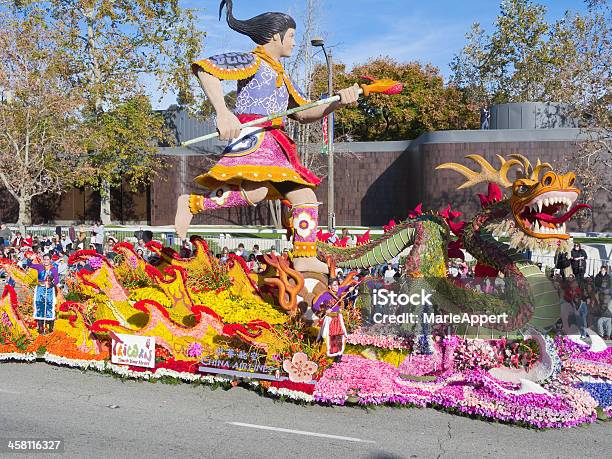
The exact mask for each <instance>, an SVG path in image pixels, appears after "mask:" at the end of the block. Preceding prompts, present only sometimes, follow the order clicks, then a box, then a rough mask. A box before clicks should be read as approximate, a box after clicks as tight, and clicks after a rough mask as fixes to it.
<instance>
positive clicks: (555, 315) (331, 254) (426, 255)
mask: <svg viewBox="0 0 612 459" xmlns="http://www.w3.org/2000/svg"><path fill="white" fill-rule="evenodd" d="M468 158H469V159H472V160H473V161H475V162H477V163H478V164H480V165H481V167H482V171H481V172H480V173H477V172H473V171H471V170H470V169H468V168H467V167H465V166H463V165H460V164H454V163H449V164H443V165H441V166H439V167H438V168H439V169H452V170H455V171H458V172H460V173H462V174H463V175H464V176H465V177H466V178H468V181H467V182H466V183H464V184H463V185H461V187H460V188H462V187H463V188H465V187H467V186H472V185H475V184H477V183H482V182H488V183H489V195H488V196H483V195H481V196H480V197H481V203H482V204H483V209H482V210H481V211H480V212H478V213H477V214H476V215H475V216H474V217H473V218H472V219H471V220H470V221H468V222H459V221H456V219H457V217H459V216H460V215H461V213H460V212H453V211H452V210H451V209H450V207H449V208H447V209H446V210H445V211H443V212H439V213H429V214H423V213H421V211H420V207H419V208H418V209H415V210H418V212H416V213H415V212H413V213H412V214H413V215H412V216H411V217H409V218H408V219H407V220H406V221H404V222H402V223H400V224H397V225H395V226H394V227H393V228H391V229H390V230H389V231H388V232H387V233H385V234H384V235H383V237H381V238H380V239H377V240H374V241H371V242H369V243H367V244H364V245H360V246H357V247H351V248H339V247H333V246H330V245H328V244H325V243H319V245H318V249H319V256H320V258H321V259H331V260H332V261H333V262H334V263H335V265H336V266H338V267H342V268H349V269H363V268H369V267H371V266H375V265H380V264H383V263H386V262H388V261H390V260H391V259H392V258H394V257H396V256H397V255H399V254H400V253H402V252H403V251H404V250H406V249H408V248H410V252H409V254H408V257H407V259H406V262H405V270H404V276H405V279H404V280H406V279H410V278H413V279H416V278H425V279H426V280H427V282H428V284H429V286H430V287H431V288H432V290H434V291H435V296H434V298H435V299H436V304H437V305H438V307H439V308H440V309H441V310H443V311H445V312H449V313H471V314H502V313H507V314H508V316H507V317H508V320H507V321H505V322H501V323H498V324H492V325H491V328H475V327H469V326H464V327H461V328H462V329H461V330H458V331H459V332H463V333H465V334H470V335H476V336H480V337H493V336H499V335H500V334H502V333H505V334H508V333H510V332H516V331H522V330H526V329H528V328H529V327H534V328H537V329H545V328H547V327H550V326H552V325H554V324H555V322H556V321H557V320H558V319H559V317H560V298H559V294H558V291H557V289H556V288H555V286H554V285H553V283H552V282H551V280H550V279H548V278H547V277H546V275H545V274H544V273H542V272H541V271H540V269H539V268H538V267H537V266H536V265H535V264H533V263H531V262H530V261H528V260H527V259H526V258H525V257H524V255H523V253H522V252H523V251H524V250H526V249H537V248H539V249H545V250H555V249H559V248H565V247H566V245H567V242H568V239H569V235H568V234H566V232H565V222H566V221H567V220H568V219H569V218H570V217H571V216H572V215H573V214H574V213H575V212H576V211H577V210H578V209H579V208H580V207H583V206H584V205H582V204H579V205H578V206H576V207H574V208H571V207H572V204H573V203H574V201H575V200H576V198H577V197H578V194H579V190H578V189H577V188H575V187H574V181H575V178H574V175H573V173H569V174H565V175H557V174H555V173H554V172H552V171H548V172H547V173H545V174H544V175H543V177H542V178H541V179H540V177H539V174H540V173H541V172H543V171H546V170H548V169H551V167H550V165H548V164H540V162H539V161H538V163H537V165H536V167H534V168H532V167H531V164H530V163H529V161H528V160H527V159H526V158H525V157H523V156H521V155H512V159H510V160H508V161H506V160H504V158H501V157H500V160H501V162H502V166H501V168H500V169H499V170H495V169H494V168H493V167H492V166H491V165H490V164H489V163H488V162H487V161H486V160H484V159H483V158H482V157H480V156H477V155H470V156H468ZM514 166H519V169H520V172H522V175H521V178H519V179H517V180H516V181H515V182H510V181H509V180H508V179H507V178H506V175H507V173H508V170H509V169H510V168H511V167H514ZM500 186H502V187H504V188H506V189H509V190H511V194H510V196H508V197H503V195H502V192H501V189H500ZM560 212H561V215H559V213H560ZM498 236H506V237H508V238H509V240H508V241H507V242H503V241H501V240H498ZM458 248H462V249H464V250H465V251H467V252H468V253H470V254H471V255H472V256H473V257H474V258H475V259H476V260H477V262H478V267H477V273H476V275H477V276H478V275H479V271H480V272H482V269H484V270H485V271H486V272H487V273H488V274H489V275H490V276H497V275H499V273H501V274H502V275H503V278H504V282H505V290H504V294H503V295H500V294H486V293H482V292H481V291H477V290H474V289H471V288H466V287H464V286H462V285H460V284H459V283H457V282H454V281H453V280H451V279H449V278H448V277H447V273H446V265H447V261H448V259H449V258H454V257H455V256H457V255H456V254H457V249H458ZM478 268H482V269H478Z"/></svg>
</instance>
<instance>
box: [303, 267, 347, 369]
mask: <svg viewBox="0 0 612 459" xmlns="http://www.w3.org/2000/svg"><path fill="white" fill-rule="evenodd" d="M350 289H351V288H350V287H348V286H344V287H339V284H338V279H330V281H329V290H328V291H327V292H324V293H322V294H321V295H320V296H319V297H318V298H317V299H316V300H315V302H314V303H313V305H312V310H313V311H314V312H315V313H322V312H324V313H325V315H324V316H323V318H322V319H321V320H320V322H319V324H320V326H321V329H320V330H319V337H318V339H322V340H324V341H325V346H326V350H327V356H328V357H336V356H338V355H342V354H343V353H344V346H345V344H346V335H347V332H346V326H345V325H344V317H343V316H342V312H341V311H342V307H343V305H344V300H345V298H346V296H347V293H348V291H349V290H350Z"/></svg>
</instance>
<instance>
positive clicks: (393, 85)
mask: <svg viewBox="0 0 612 459" xmlns="http://www.w3.org/2000/svg"><path fill="white" fill-rule="evenodd" d="M364 78H366V79H368V80H370V81H372V83H370V84H362V85H361V87H360V88H359V94H360V95H364V96H366V97H368V96H369V95H370V94H387V95H392V94H399V93H400V92H402V90H403V89H404V86H403V85H402V84H401V83H398V82H397V81H393V80H374V79H373V78H370V77H364ZM339 100H340V95H339V94H336V95H334V96H331V97H327V98H326V99H321V100H317V101H315V102H311V103H309V104H306V105H302V106H300V107H295V108H290V109H289V110H286V111H284V112H281V113H274V114H272V115H268V116H266V117H263V118H258V119H256V120H253V121H249V122H248V123H244V124H241V125H240V128H241V129H244V128H247V127H252V126H257V125H259V124H261V123H265V122H267V121H272V120H274V119H277V118H282V117H284V116H289V115H293V114H294V113H298V112H302V111H304V110H308V109H309V108H313V107H319V106H321V105H327V104H331V103H333V102H337V101H339ZM218 136H219V132H211V133H210V134H206V135H203V136H201V137H196V138H194V139H191V140H186V141H185V142H182V143H181V146H183V147H187V146H189V145H193V144H196V143H199V142H203V141H205V140H210V139H214V138H215V137H218Z"/></svg>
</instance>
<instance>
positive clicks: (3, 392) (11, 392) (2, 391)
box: [0, 389, 21, 395]
mask: <svg viewBox="0 0 612 459" xmlns="http://www.w3.org/2000/svg"><path fill="white" fill-rule="evenodd" d="M20 393H21V392H13V391H12V390H4V389H0V394H12V395H19V394H20Z"/></svg>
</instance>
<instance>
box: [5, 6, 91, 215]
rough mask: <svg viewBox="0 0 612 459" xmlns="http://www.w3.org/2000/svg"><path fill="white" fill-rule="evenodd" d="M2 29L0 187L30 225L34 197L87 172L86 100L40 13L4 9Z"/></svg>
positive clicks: (56, 190) (58, 189) (60, 188)
mask: <svg viewBox="0 0 612 459" xmlns="http://www.w3.org/2000/svg"><path fill="white" fill-rule="evenodd" d="M0 30H2V34H0V96H1V97H0V186H3V187H4V188H6V189H7V190H8V192H9V193H10V194H11V195H12V196H13V197H14V198H15V200H16V201H17V202H18V204H19V220H18V223H19V224H24V225H28V224H31V222H32V216H31V202H32V198H34V197H35V196H38V195H41V194H44V193H59V192H61V191H63V190H64V189H65V188H66V186H67V185H68V184H69V183H70V181H71V177H72V176H73V174H74V175H87V174H88V173H90V172H91V169H90V168H88V167H87V166H86V164H85V163H86V162H85V161H84V157H83V151H84V149H83V143H84V139H85V138H86V137H87V135H88V129H87V127H83V126H82V118H81V111H82V109H83V107H84V105H85V103H86V101H85V100H84V99H83V97H82V95H81V93H80V91H78V89H76V88H75V87H74V86H73V84H72V76H73V74H72V70H71V68H70V66H69V65H68V60H67V59H66V55H65V54H64V53H62V52H61V51H58V49H57V48H58V41H59V40H60V38H61V36H60V35H58V33H57V31H54V30H49V29H48V27H47V25H46V23H45V20H44V17H42V16H40V15H30V16H27V17H25V18H24V17H21V16H18V15H14V14H11V13H9V12H5V13H3V14H0Z"/></svg>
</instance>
